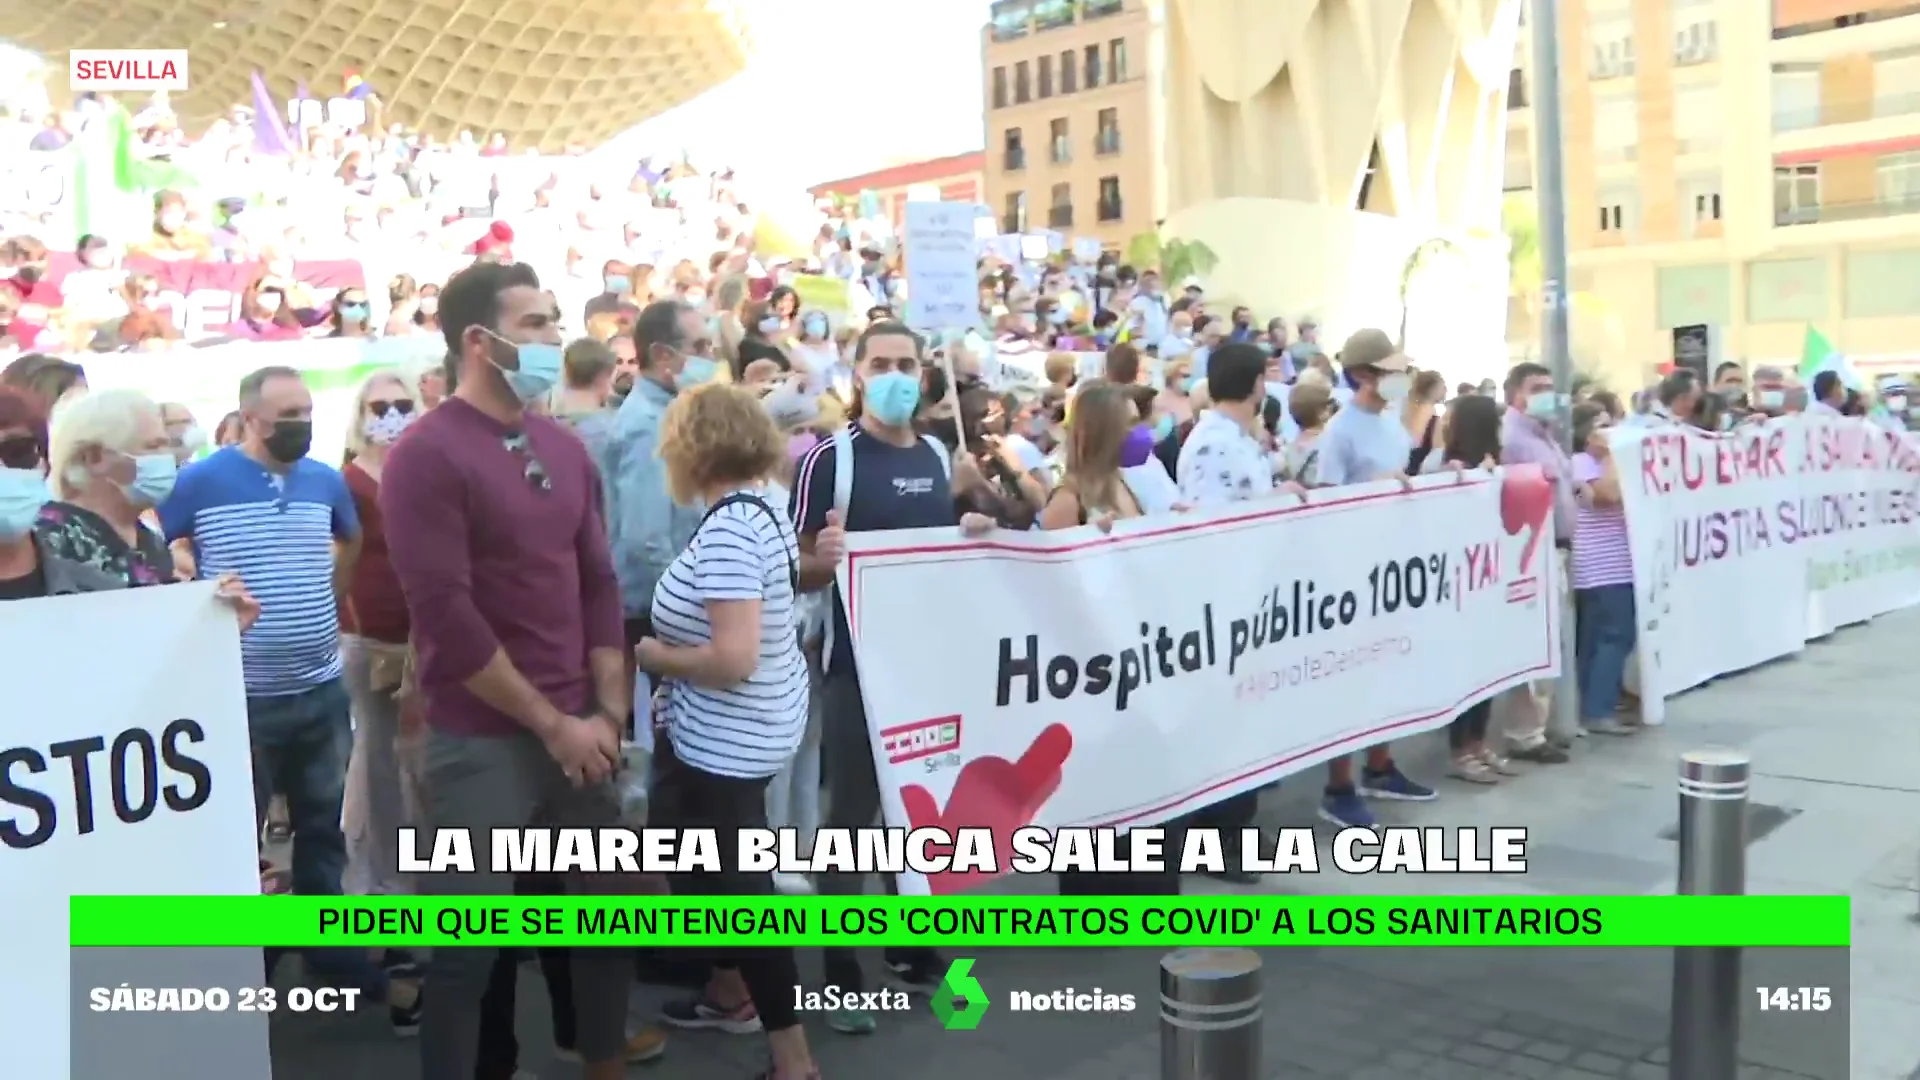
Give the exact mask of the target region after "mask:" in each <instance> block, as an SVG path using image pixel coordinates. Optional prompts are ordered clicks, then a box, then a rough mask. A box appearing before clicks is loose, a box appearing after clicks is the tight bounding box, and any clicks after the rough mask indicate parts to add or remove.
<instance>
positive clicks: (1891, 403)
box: [1887, 394, 1907, 412]
mask: <svg viewBox="0 0 1920 1080" xmlns="http://www.w3.org/2000/svg"><path fill="white" fill-rule="evenodd" d="M1887 409H1888V410H1889V411H1891V412H1906V411H1907V395H1905V394H1888V395H1887Z"/></svg>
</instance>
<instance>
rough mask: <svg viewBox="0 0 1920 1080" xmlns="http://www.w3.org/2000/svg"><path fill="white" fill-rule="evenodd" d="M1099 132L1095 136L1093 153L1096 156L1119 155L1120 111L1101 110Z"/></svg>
mask: <svg viewBox="0 0 1920 1080" xmlns="http://www.w3.org/2000/svg"><path fill="white" fill-rule="evenodd" d="M1099 124H1100V126H1099V130H1097V131H1095V132H1094V135H1093V152H1094V153H1096V154H1117V153H1119V152H1120V110H1119V109H1101V110H1100V119H1099Z"/></svg>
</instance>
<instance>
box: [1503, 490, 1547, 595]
mask: <svg viewBox="0 0 1920 1080" xmlns="http://www.w3.org/2000/svg"><path fill="white" fill-rule="evenodd" d="M1552 512H1553V482H1552V481H1551V480H1548V479H1547V474H1546V472H1545V470H1543V469H1541V468H1540V466H1538V465H1514V466H1511V467H1509V468H1507V469H1506V470H1505V471H1504V472H1503V474H1502V477H1501V481H1500V524H1501V526H1502V527H1503V528H1505V529H1506V530H1507V535H1508V536H1519V535H1520V532H1521V530H1523V529H1526V528H1529V527H1531V528H1532V530H1533V531H1532V532H1531V533H1529V534H1528V536H1527V542H1526V546H1524V547H1522V548H1521V549H1520V575H1521V576H1522V577H1525V576H1526V574H1527V572H1528V571H1529V570H1530V569H1531V568H1532V566H1533V553H1534V550H1535V549H1537V548H1538V547H1539V546H1540V534H1541V532H1543V531H1544V530H1545V527H1546V524H1547V515H1548V514H1551V513H1552Z"/></svg>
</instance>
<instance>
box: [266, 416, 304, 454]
mask: <svg viewBox="0 0 1920 1080" xmlns="http://www.w3.org/2000/svg"><path fill="white" fill-rule="evenodd" d="M311 449H313V421H311V420H276V421H274V422H273V433H272V434H270V435H268V436H267V453H269V454H271V455H273V460H275V461H277V462H279V463H280V464H282V465H291V464H293V463H294V462H296V461H299V460H300V459H301V458H303V457H306V456H307V451H309V450H311Z"/></svg>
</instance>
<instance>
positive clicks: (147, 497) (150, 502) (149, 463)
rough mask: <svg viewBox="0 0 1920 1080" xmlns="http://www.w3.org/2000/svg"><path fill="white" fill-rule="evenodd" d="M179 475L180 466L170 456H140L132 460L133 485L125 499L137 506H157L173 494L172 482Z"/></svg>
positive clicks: (129, 485) (127, 489)
mask: <svg viewBox="0 0 1920 1080" xmlns="http://www.w3.org/2000/svg"><path fill="white" fill-rule="evenodd" d="M179 475H180V464H179V463H178V462H176V461H174V460H173V455H172V454H141V455H140V456H139V457H136V458H134V459H133V483H131V484H128V485H127V488H126V491H127V498H129V499H131V500H133V502H134V503H135V504H136V505H139V506H159V505H160V504H161V503H163V502H166V501H167V496H169V495H171V494H173V482H174V480H175V479H177V478H178V477H179Z"/></svg>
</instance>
